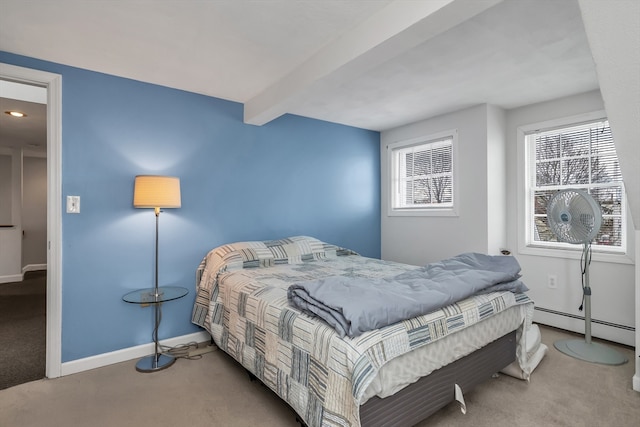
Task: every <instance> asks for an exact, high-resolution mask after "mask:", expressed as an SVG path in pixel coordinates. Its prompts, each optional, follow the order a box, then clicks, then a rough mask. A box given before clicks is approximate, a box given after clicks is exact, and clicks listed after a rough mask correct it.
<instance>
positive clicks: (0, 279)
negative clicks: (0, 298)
mask: <svg viewBox="0 0 640 427" xmlns="http://www.w3.org/2000/svg"><path fill="white" fill-rule="evenodd" d="M11 282H22V274H12V275H11V276H0V283H11Z"/></svg>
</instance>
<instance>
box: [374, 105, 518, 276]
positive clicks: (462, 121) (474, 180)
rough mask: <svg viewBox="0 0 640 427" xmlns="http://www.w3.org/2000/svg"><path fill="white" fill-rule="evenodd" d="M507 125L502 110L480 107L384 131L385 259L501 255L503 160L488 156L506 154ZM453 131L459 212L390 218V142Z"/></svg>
mask: <svg viewBox="0 0 640 427" xmlns="http://www.w3.org/2000/svg"><path fill="white" fill-rule="evenodd" d="M503 123H504V112H503V111H502V110H500V109H499V108H496V107H490V106H487V105H480V106H476V107H472V108H468V109H465V110H461V111H457V112H454V113H451V114H445V115H442V116H438V117H434V118H431V119H427V120H423V121H420V122H416V123H413V124H410V125H407V126H402V127H399V128H395V129H392V130H389V131H385V132H383V133H382V135H381V143H380V150H381V179H382V182H381V188H382V203H381V205H382V206H381V207H382V221H381V224H382V225H381V226H382V233H381V234H382V242H381V244H382V248H381V249H382V258H383V259H386V260H393V261H399V262H404V263H407V264H415V265H424V264H427V263H429V262H433V261H438V260H441V259H443V258H447V257H451V256H455V255H458V254H460V253H462V252H468V251H476V252H484V253H493V254H497V253H498V250H499V248H501V247H504V245H505V244H506V241H505V238H506V231H505V229H504V226H501V227H497V226H496V223H497V222H499V221H503V219H504V216H505V198H504V191H505V190H504V179H503V177H504V174H503V171H504V169H505V167H504V160H505V159H504V156H502V157H501V158H498V156H496V157H492V158H491V160H489V153H490V152H491V153H501V152H504V147H503V145H504V130H503V129H504V127H503ZM498 124H500V126H497V125H498ZM501 126H502V128H500V127H501ZM453 129H456V130H457V131H458V149H457V156H458V163H457V169H458V170H457V172H456V175H455V178H454V179H456V178H457V180H458V191H459V194H458V195H457V203H458V204H459V205H458V216H457V217H451V216H441V217H434V216H421V217H406V216H388V215H387V209H388V205H389V189H388V177H389V171H388V162H387V149H386V147H387V145H388V144H390V143H393V142H398V141H404V140H409V139H413V138H417V137H420V136H428V135H431V134H437V133H441V132H444V131H448V130H453ZM488 140H490V141H491V142H490V143H488V142H487V141H488ZM496 174H501V175H500V176H496ZM489 188H491V190H489ZM494 212H495V215H494ZM496 218H499V220H496Z"/></svg>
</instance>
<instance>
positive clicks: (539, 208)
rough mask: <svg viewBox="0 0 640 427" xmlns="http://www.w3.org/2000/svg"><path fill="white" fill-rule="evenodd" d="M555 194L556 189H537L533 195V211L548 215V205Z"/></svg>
mask: <svg viewBox="0 0 640 427" xmlns="http://www.w3.org/2000/svg"><path fill="white" fill-rule="evenodd" d="M554 194H556V192H555V191H549V190H542V191H541V190H538V191H536V192H535V193H534V196H533V213H534V214H541V215H546V214H547V205H548V204H549V201H550V200H551V198H552V197H553V195H554Z"/></svg>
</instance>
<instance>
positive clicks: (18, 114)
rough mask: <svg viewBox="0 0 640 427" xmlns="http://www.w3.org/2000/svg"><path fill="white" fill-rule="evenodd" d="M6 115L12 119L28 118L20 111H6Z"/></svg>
mask: <svg viewBox="0 0 640 427" xmlns="http://www.w3.org/2000/svg"><path fill="white" fill-rule="evenodd" d="M4 113H5V114H8V115H10V116H12V117H27V115H26V114H25V113H21V112H20V111H5V112H4Z"/></svg>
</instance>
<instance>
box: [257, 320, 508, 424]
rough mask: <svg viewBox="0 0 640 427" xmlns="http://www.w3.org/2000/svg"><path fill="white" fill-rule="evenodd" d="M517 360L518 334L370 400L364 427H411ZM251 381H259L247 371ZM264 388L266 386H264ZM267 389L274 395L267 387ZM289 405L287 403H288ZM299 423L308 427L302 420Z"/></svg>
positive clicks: (362, 412)
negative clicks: (458, 393) (456, 395)
mask: <svg viewBox="0 0 640 427" xmlns="http://www.w3.org/2000/svg"><path fill="white" fill-rule="evenodd" d="M515 360H516V331H511V332H509V333H508V334H506V335H503V336H502V337H500V338H498V339H497V340H495V341H493V342H491V343H489V344H487V345H486V346H484V347H482V348H481V349H479V350H476V351H475V352H473V353H471V354H469V355H467V356H465V357H463V358H461V359H458V360H456V361H455V362H453V363H450V364H448V365H446V366H443V367H442V368H440V369H437V370H435V371H433V372H432V373H430V374H429V375H427V376H426V377H422V378H421V379H419V380H418V381H416V382H415V383H413V384H411V385H409V386H407V387H405V388H404V389H402V390H400V391H399V392H398V393H396V394H394V395H392V396H389V397H385V398H384V399H381V398H379V397H377V396H373V397H372V398H370V399H369V400H368V401H367V402H366V403H365V404H364V405H362V406H361V407H360V424H361V426H362V427H383V426H387V427H388V426H394V427H411V426H414V425H415V424H417V423H419V422H420V421H423V420H425V419H427V418H428V417H429V416H431V415H432V414H434V413H435V412H437V411H438V410H440V409H442V408H444V407H445V406H447V405H448V404H449V403H451V402H453V401H454V400H455V385H456V384H457V385H458V386H459V387H460V388H461V389H462V391H463V393H468V392H470V391H471V390H473V388H474V387H475V386H476V385H478V384H480V383H482V382H484V381H486V380H488V379H489V378H491V377H492V376H493V375H494V374H496V373H497V372H499V371H500V370H502V369H504V368H505V367H506V366H508V365H509V364H510V363H512V362H513V361H515ZM245 371H246V372H247V374H249V378H250V379H251V381H260V379H259V378H257V377H256V376H255V375H253V374H252V373H251V372H249V371H248V370H246V369H245ZM263 385H264V384H263ZM264 387H265V388H266V389H267V390H269V391H271V392H272V393H273V391H272V390H271V389H270V388H269V387H267V386H266V385H264ZM285 403H286V402H285ZM296 421H298V423H300V425H301V426H302V427H307V425H306V424H305V423H304V421H302V419H301V418H300V417H296Z"/></svg>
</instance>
